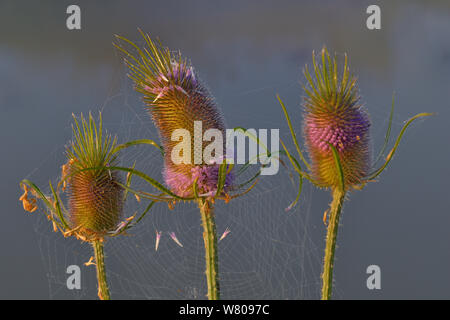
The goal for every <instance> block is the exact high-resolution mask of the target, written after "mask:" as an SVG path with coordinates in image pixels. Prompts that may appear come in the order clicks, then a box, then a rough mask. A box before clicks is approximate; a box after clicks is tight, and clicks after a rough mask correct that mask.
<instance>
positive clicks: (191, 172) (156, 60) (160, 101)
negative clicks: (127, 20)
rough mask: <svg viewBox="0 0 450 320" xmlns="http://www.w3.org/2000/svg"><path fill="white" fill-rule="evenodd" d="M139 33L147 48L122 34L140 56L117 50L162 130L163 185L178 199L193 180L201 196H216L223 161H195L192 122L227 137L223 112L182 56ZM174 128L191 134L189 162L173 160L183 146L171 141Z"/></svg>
mask: <svg viewBox="0 0 450 320" xmlns="http://www.w3.org/2000/svg"><path fill="white" fill-rule="evenodd" d="M141 34H142V36H143V37H144V39H145V42H146V47H145V48H143V49H140V48H138V47H137V46H136V45H135V44H134V43H132V42H131V41H129V40H127V39H125V38H123V37H120V36H118V38H119V39H121V40H122V41H125V42H127V43H128V44H130V45H132V46H133V47H134V48H135V49H137V55H136V56H134V55H132V54H131V53H129V52H128V51H127V50H126V49H124V47H122V46H120V45H116V47H117V48H119V49H120V50H121V51H122V52H124V53H125V54H126V57H125V63H126V64H127V66H128V67H129V69H130V74H129V76H130V78H131V79H133V80H134V83H135V88H136V90H137V91H138V92H140V93H141V94H142V95H143V101H144V102H145V104H146V105H147V107H148V111H149V113H150V115H151V117H152V119H153V122H154V124H155V126H156V127H157V129H158V131H159V134H160V138H161V142H162V145H163V148H164V153H165V158H164V171H163V175H164V179H165V182H166V184H167V186H168V187H169V188H170V189H171V191H172V192H174V193H175V194H177V195H179V196H183V197H188V196H192V195H193V184H194V182H195V181H197V186H198V192H199V193H200V194H205V193H211V194H213V193H215V191H216V190H217V182H218V181H217V178H218V172H219V165H220V163H215V164H211V163H206V162H205V161H204V160H203V161H202V162H201V163H198V161H195V159H196V158H198V154H197V155H196V153H198V150H196V148H195V147H194V123H195V122H196V121H199V122H201V125H202V131H203V132H205V131H206V130H208V129H217V130H219V131H220V132H222V137H225V125H224V121H223V117H222V114H221V112H220V111H219V109H218V107H217V105H216V103H215V101H214V99H213V97H212V96H211V94H210V93H209V91H208V89H207V88H206V87H205V86H204V85H203V84H202V82H201V81H200V80H199V78H198V76H197V75H196V73H195V71H194V68H193V67H192V66H191V64H190V63H189V62H188V61H187V60H186V59H185V58H183V57H182V56H181V54H180V53H179V52H175V53H174V52H171V51H170V50H169V49H168V48H164V47H162V46H161V44H158V45H157V44H155V42H153V41H152V40H151V38H150V37H149V36H148V35H144V34H143V33H142V32H141ZM176 129H185V130H187V131H188V132H189V133H190V138H191V157H190V158H191V159H190V162H189V163H188V164H186V163H181V164H175V163H173V161H172V158H171V155H172V150H173V148H174V147H175V146H176V145H177V144H178V143H179V142H178V141H172V133H173V132H174V131H175V130H176ZM202 134H203V133H202ZM201 140H202V141H201V143H202V149H201V150H200V151H201V152H203V150H204V148H205V147H206V146H207V145H208V144H209V143H210V142H204V141H203V139H201ZM224 140H225V139H224ZM223 150H225V141H224V145H223ZM220 156H222V155H220ZM232 180H233V179H232V173H228V174H227V177H226V179H225V186H224V189H223V190H224V191H226V190H227V189H228V188H229V186H230V185H231V184H232Z"/></svg>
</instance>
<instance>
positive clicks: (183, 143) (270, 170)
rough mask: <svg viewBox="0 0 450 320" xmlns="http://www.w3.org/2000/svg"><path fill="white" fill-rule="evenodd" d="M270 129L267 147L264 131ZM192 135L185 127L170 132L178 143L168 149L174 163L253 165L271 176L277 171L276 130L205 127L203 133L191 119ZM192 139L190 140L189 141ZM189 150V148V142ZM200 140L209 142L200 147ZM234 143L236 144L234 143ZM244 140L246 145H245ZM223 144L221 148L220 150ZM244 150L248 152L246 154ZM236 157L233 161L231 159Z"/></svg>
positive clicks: (202, 143)
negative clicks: (192, 123)
mask: <svg viewBox="0 0 450 320" xmlns="http://www.w3.org/2000/svg"><path fill="white" fill-rule="evenodd" d="M269 131H270V147H269V146H268V132H269ZM193 134H194V137H192V136H191V132H190V131H189V130H187V129H183V128H179V129H175V130H173V131H172V136H171V140H172V141H174V142H178V143H177V144H176V145H175V146H174V147H173V148H172V151H171V154H170V157H171V160H172V162H173V163H174V164H177V165H180V164H192V161H193V162H194V163H193V164H199V165H200V164H221V163H223V161H226V163H228V164H234V163H237V164H246V163H249V164H257V163H258V162H259V163H260V164H261V165H262V168H261V175H275V174H277V173H278V170H279V160H278V156H279V140H280V130H279V129H270V130H269V129H258V131H257V130H256V129H247V130H244V129H240V128H239V129H226V132H225V137H224V132H223V131H221V130H219V129H208V130H206V131H205V132H203V128H202V121H194V132H193ZM192 138H193V140H192ZM192 141H193V142H194V143H193V150H192V143H191V142H192ZM204 142H210V143H209V144H207V145H206V146H205V147H203V145H204ZM235 142H236V143H235ZM247 142H248V144H247ZM224 146H225V149H226V150H224ZM247 150H248V155H247ZM235 159H236V160H235Z"/></svg>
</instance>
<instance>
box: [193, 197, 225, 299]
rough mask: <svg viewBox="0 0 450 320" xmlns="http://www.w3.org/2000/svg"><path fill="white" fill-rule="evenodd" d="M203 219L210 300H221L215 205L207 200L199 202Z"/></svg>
mask: <svg viewBox="0 0 450 320" xmlns="http://www.w3.org/2000/svg"><path fill="white" fill-rule="evenodd" d="M198 207H199V209H200V214H201V217H202V226H203V240H204V242H205V261H206V281H207V283H208V299H209V300H219V299H220V289H219V263H218V253H217V232H216V224H215V221H214V207H213V204H212V203H211V202H210V201H208V200H206V199H199V200H198Z"/></svg>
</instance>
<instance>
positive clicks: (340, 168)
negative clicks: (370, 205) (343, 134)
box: [328, 143, 345, 192]
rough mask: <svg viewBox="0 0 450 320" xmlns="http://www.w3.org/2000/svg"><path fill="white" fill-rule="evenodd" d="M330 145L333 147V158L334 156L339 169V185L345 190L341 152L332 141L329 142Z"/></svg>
mask: <svg viewBox="0 0 450 320" xmlns="http://www.w3.org/2000/svg"><path fill="white" fill-rule="evenodd" d="M328 145H329V146H330V148H331V152H332V153H333V158H334V164H335V166H336V169H337V170H338V175H339V186H340V188H341V191H342V192H345V178H344V171H343V170H342V165H341V159H340V158H339V153H338V152H337V150H336V148H335V147H334V146H333V145H332V144H331V143H328Z"/></svg>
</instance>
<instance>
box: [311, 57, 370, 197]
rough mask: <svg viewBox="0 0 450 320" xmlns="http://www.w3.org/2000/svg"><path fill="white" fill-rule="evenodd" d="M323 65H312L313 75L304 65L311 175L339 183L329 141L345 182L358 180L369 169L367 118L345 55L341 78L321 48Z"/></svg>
mask: <svg viewBox="0 0 450 320" xmlns="http://www.w3.org/2000/svg"><path fill="white" fill-rule="evenodd" d="M321 56H322V60H321V61H322V65H321V66H319V65H318V64H317V63H316V60H315V56H314V54H313V68H314V74H316V75H317V76H316V79H313V78H312V77H311V75H310V74H309V71H308V69H307V68H306V69H305V76H306V78H307V79H308V82H309V87H307V88H305V90H306V93H307V96H306V97H305V99H304V103H303V106H304V110H305V114H304V120H303V132H304V136H305V142H306V148H307V151H308V154H309V157H310V159H311V167H312V168H311V169H312V175H313V178H314V180H315V182H316V184H317V185H318V186H320V187H326V188H328V187H330V188H334V187H337V186H339V185H340V182H339V181H340V180H339V173H338V169H337V168H336V165H335V161H334V157H333V153H332V150H331V147H330V145H332V146H334V147H335V148H336V150H337V152H338V154H339V159H340V162H341V166H342V169H343V173H344V179H345V185H346V186H347V187H351V186H353V185H357V184H361V183H362V181H363V179H364V178H365V177H366V176H367V174H368V173H369V172H368V171H369V169H370V155H369V142H370V137H369V128H370V120H369V117H368V115H367V113H366V112H365V111H364V110H363V108H362V106H361V104H360V103H359V100H360V98H359V96H358V93H357V88H356V79H355V78H354V77H353V76H351V75H350V74H349V70H348V68H347V58H346V60H345V66H344V71H343V74H342V77H341V79H339V77H338V70H337V62H336V58H333V59H331V58H330V56H329V54H328V52H327V50H326V49H324V50H322V53H321Z"/></svg>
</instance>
